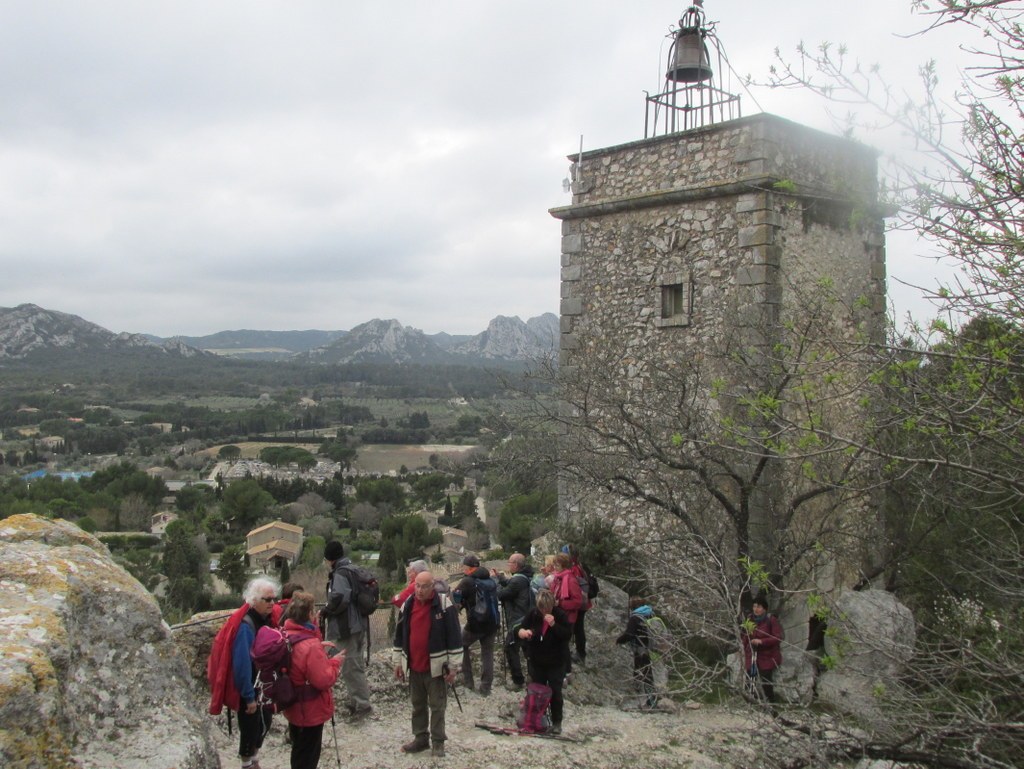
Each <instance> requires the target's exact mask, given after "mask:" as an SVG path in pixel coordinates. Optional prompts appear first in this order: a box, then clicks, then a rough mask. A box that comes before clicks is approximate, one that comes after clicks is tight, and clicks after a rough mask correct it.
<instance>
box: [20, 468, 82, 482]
mask: <svg viewBox="0 0 1024 769" xmlns="http://www.w3.org/2000/svg"><path fill="white" fill-rule="evenodd" d="M47 475H56V476H57V477H58V478H60V479H61V480H62V481H66V480H72V481H77V480H78V479H79V478H88V477H90V476H91V475H94V473H93V472H92V470H75V471H67V470H62V471H60V472H51V471H50V470H33V471H32V472H31V473H29V474H28V475H23V476H21V480H23V481H26V482H27V481H37V480H39V479H40V478H44V477H45V476H47Z"/></svg>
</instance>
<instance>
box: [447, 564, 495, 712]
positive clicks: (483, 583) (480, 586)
mask: <svg viewBox="0 0 1024 769" xmlns="http://www.w3.org/2000/svg"><path fill="white" fill-rule="evenodd" d="M462 573H463V574H465V575H466V576H465V577H463V579H462V581H461V582H460V583H459V585H458V587H457V588H456V589H455V592H454V594H453V595H452V599H453V600H454V602H455V604H456V605H457V606H459V608H461V609H465V610H466V626H465V627H464V628H463V629H462V682H463V684H465V686H466V688H467V689H473V664H472V658H471V656H470V647H471V646H472V645H473V644H475V643H476V642H477V641H479V642H480V688H479V689H478V690H477V691H479V693H480V694H481V695H483V696H484V697H486V696H488V695H489V694H490V693H491V683H492V682H493V681H494V637H495V636H496V635H497V632H498V585H497V583H496V582H495V581H494V580H493V579H491V574H490V572H489V571H487V569H485V568H484V567H482V566H481V565H480V559H479V558H477V557H476V556H475V555H473V554H472V553H470V554H469V555H467V556H466V557H465V558H463V559H462ZM477 601H483V602H484V605H487V606H491V605H493V611H486V612H484V611H482V610H481V611H477Z"/></svg>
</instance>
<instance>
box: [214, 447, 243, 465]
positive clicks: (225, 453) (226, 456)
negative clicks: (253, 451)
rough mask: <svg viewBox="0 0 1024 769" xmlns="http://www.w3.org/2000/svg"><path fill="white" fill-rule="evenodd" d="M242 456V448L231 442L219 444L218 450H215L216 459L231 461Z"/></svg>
mask: <svg viewBox="0 0 1024 769" xmlns="http://www.w3.org/2000/svg"><path fill="white" fill-rule="evenodd" d="M240 456H242V450H241V449H240V448H238V446H235V445H233V444H228V445H226V446H221V447H220V451H218V452H217V459H223V460H225V461H228V462H230V461H233V460H236V459H238V458H239V457H240Z"/></svg>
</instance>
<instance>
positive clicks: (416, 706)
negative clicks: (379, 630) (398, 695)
mask: <svg viewBox="0 0 1024 769" xmlns="http://www.w3.org/2000/svg"><path fill="white" fill-rule="evenodd" d="M394 647H395V651H396V652H398V653H399V654H401V655H402V656H403V657H404V660H403V659H402V658H401V657H400V658H399V659H398V660H397V662H396V664H395V678H397V679H398V680H399V681H402V680H405V668H406V667H408V669H409V700H410V701H411V703H412V734H413V739H412V741H411V742H407V743H406V744H404V745H402V752H403V753H419V752H420V751H422V750H426V749H427V748H431V755H432V756H434V757H436V758H440V757H443V756H444V743H445V740H446V739H447V735H446V733H445V724H444V716H445V710H446V708H447V706H448V690H447V688H446V686H447V685H448V684H451V683H453V682H454V681H455V676H456V675H457V674H458V672H459V669H458V666H457V665H456V663H455V661H456V660H457V659H458V657H457V656H456V655H458V654H459V652H460V651H461V650H462V631H461V629H460V628H459V610H458V609H457V608H456V607H455V605H454V604H453V603H452V601H451V598H450V597H449V596H448V594H447V593H439V592H437V591H436V590H435V589H434V576H433V575H432V574H431V573H430V572H429V571H423V572H420V573H419V574H417V575H416V578H415V580H413V594H412V596H410V597H409V598H408V599H406V602H405V604H403V606H402V609H401V611H400V612H399V614H398V624H397V626H396V627H395V643H394ZM403 663H404V664H403ZM431 742H433V746H431Z"/></svg>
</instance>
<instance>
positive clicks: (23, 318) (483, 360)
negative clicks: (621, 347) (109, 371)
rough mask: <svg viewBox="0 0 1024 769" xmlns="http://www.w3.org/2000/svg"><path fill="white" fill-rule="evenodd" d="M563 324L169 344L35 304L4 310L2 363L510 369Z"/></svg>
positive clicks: (388, 325)
mask: <svg viewBox="0 0 1024 769" xmlns="http://www.w3.org/2000/svg"><path fill="white" fill-rule="evenodd" d="M557 340H558V316H556V315H555V314H553V313H545V314H543V315H540V316H538V317H536V318H530V319H529V320H527V321H525V322H524V321H523V320H520V319H519V318H518V317H508V316H504V315H499V316H497V317H495V318H494V319H493V320H491V321H490V323H488V325H487V328H486V329H485V330H484V331H482V332H480V333H479V334H476V335H474V336H468V335H452V334H446V333H440V334H433V335H428V334H424V333H423V332H422V331H420V330H419V329H415V328H412V327H410V326H403V325H402V324H401V323H399V322H398V321H397V320H379V319H374V320H370V321H368V322H366V323H363V324H361V325H359V326H356V327H355V328H353V329H351V330H349V331H320V330H306V331H256V330H238V331H220V332H218V333H216V334H210V335H208V336H202V337H187V336H175V337H171V338H168V339H163V338H160V337H154V336H151V335H146V334H136V333H120V334H115V333H114V332H112V331H108V330H107V329H105V328H103V327H102V326H98V325H96V324H95V323H90V322H89V321H87V320H84V319H82V318H80V317H78V316H77V315H70V314H68V313H63V312H58V311H55V310H47V309H44V308H42V307H39V306H37V305H34V304H21V305H18V306H17V307H10V308H8V307H0V362H3V361H26V362H31V361H33V360H44V359H45V360H47V361H54V360H58V359H62V358H78V359H81V358H83V357H88V358H93V359H102V358H104V357H117V358H125V357H133V356H137V357H139V358H146V359H152V358H154V357H158V358H173V357H175V356H177V357H181V358H195V357H201V356H211V357H212V356H214V355H219V356H225V355H228V356H231V357H236V358H250V359H264V360H293V361H296V362H309V363H313V364H339V363H396V364H401V363H420V364H459V363H461V364H464V365H482V364H487V363H503V362H505V363H513V362H522V361H529V360H536V359H538V358H545V357H549V356H551V355H552V354H553V352H554V351H555V350H556V349H557Z"/></svg>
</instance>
